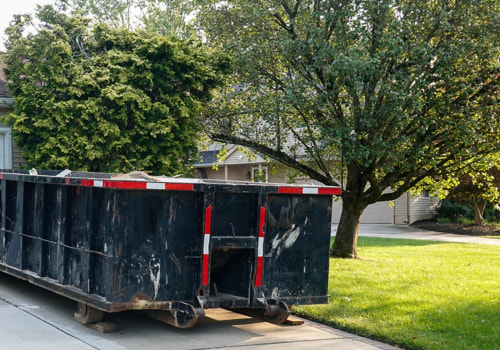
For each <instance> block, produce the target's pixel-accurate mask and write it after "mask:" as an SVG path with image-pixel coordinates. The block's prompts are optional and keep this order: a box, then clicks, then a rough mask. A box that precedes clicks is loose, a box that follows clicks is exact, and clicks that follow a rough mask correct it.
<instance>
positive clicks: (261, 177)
mask: <svg viewBox="0 0 500 350" xmlns="http://www.w3.org/2000/svg"><path fill="white" fill-rule="evenodd" d="M252 181H253V182H267V167H258V168H252Z"/></svg>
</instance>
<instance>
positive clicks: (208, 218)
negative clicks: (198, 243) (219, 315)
mask: <svg viewBox="0 0 500 350" xmlns="http://www.w3.org/2000/svg"><path fill="white" fill-rule="evenodd" d="M211 229H212V205H211V204H210V205H209V206H208V207H206V208H205V228H204V237H203V267H202V272H201V285H203V286H207V285H208V266H209V263H210V231H211Z"/></svg>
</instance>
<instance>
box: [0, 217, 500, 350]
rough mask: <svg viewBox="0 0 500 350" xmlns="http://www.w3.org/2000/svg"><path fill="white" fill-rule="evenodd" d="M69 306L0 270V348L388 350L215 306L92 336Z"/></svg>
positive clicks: (367, 231) (388, 229)
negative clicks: (186, 318)
mask: <svg viewBox="0 0 500 350" xmlns="http://www.w3.org/2000/svg"><path fill="white" fill-rule="evenodd" d="M360 236H375V237H392V238H410V239H428V240H436V241H449V242H467V243H483V244H500V240H496V239H486V238H479V237H468V236H459V235H450V234H443V233H436V232H431V231H422V230H418V229H415V228H412V227H408V226H395V225H361V227H360ZM75 310H76V303H75V302H73V301H71V300H69V299H66V298H64V297H61V296H59V295H57V294H54V293H51V292H48V291H45V290H43V289H40V288H38V287H36V286H33V285H31V284H30V283H28V282H26V281H21V280H18V279H16V278H13V277H11V276H8V275H5V274H2V273H0V349H2V350H32V349H33V350H46V349H47V350H48V349H50V350H58V349H61V350H67V349H71V350H80V349H81V350H91V349H93V350H95V349H100V350H124V349H126V350H129V349H140V350H145V349H147V350H156V349H163V350H169V349H175V350H205V349H222V348H223V349H229V350H238V349H240V350H268V349H273V350H281V349H286V350H288V349H294V350H295V349H298V350H302V349H318V350H322V349H325V350H326V349H328V350H334V349H342V350H396V349H398V348H396V347H393V346H390V345H387V344H384V343H380V342H376V341H373V340H370V339H367V338H363V337H360V336H357V335H353V334H350V333H346V332H343V331H340V330H337V329H334V328H331V327H327V326H324V325H321V324H317V323H314V322H310V321H307V320H304V324H303V325H300V326H292V325H274V324H271V323H267V322H263V321H259V320H256V319H253V318H249V317H247V316H243V315H240V314H236V313H232V312H229V311H226V310H222V309H210V310H207V314H206V317H204V318H203V319H202V320H201V321H199V322H198V323H197V324H196V325H195V326H194V327H193V328H190V329H185V330H182V329H177V328H174V327H172V326H168V325H166V324H163V323H161V322H159V321H155V320H153V319H149V318H147V317H145V316H143V315H141V314H138V313H135V312H123V313H118V314H109V315H107V318H106V321H108V322H112V323H114V324H115V325H116V326H117V331H115V332H113V333H99V332H98V331H96V330H94V329H92V328H90V327H88V326H85V325H82V324H80V323H78V322H77V321H75V320H74V319H73V312H74V311H75Z"/></svg>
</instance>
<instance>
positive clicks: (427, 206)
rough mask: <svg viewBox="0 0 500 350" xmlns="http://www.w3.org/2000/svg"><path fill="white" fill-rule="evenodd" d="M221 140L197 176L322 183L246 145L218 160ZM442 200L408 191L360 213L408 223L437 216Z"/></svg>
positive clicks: (203, 155) (375, 220) (337, 204)
mask: <svg viewBox="0 0 500 350" xmlns="http://www.w3.org/2000/svg"><path fill="white" fill-rule="evenodd" d="M222 149H224V148H223V145H222V144H220V143H214V144H211V145H210V146H209V148H208V149H207V150H204V151H201V152H200V159H199V160H198V161H197V162H195V164H193V166H194V168H195V169H196V171H197V176H198V177H199V178H204V179H216V180H233V181H265V182H275V183H283V182H292V180H293V182H294V183H299V184H316V185H317V184H319V183H318V182H317V181H315V180H311V179H308V178H306V177H296V176H294V172H293V171H291V170H287V169H286V168H284V167H283V166H279V165H277V164H275V163H272V162H269V161H268V160H267V159H265V158H264V157H262V156H260V155H258V154H253V153H252V152H248V151H247V150H246V149H245V148H243V147H238V146H236V145H226V147H225V149H226V150H227V153H226V154H225V157H223V159H218V155H219V154H220V152H221V150H222ZM438 206H439V200H438V199H436V198H434V197H431V196H430V195H429V194H428V193H422V194H420V195H418V196H411V195H410V194H409V193H405V194H404V195H402V196H401V197H400V198H398V199H397V200H395V201H394V202H392V203H391V202H378V203H374V204H372V205H370V206H368V207H367V208H366V209H365V211H364V212H363V215H362V216H361V222H362V223H370V224H398V225H409V224H412V223H414V222H415V221H419V220H425V219H431V218H434V217H435V216H436V214H437V209H438ZM341 209H342V201H341V200H339V201H334V203H333V208H332V213H333V216H332V221H333V223H338V222H339V219H340V212H341Z"/></svg>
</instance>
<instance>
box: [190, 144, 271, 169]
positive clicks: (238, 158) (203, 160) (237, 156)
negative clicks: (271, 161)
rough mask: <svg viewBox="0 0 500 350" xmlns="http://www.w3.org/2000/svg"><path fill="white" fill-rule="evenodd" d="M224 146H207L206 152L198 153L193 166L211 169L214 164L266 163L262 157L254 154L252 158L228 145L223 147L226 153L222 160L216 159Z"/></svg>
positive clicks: (236, 147) (237, 148) (235, 146)
mask: <svg viewBox="0 0 500 350" xmlns="http://www.w3.org/2000/svg"><path fill="white" fill-rule="evenodd" d="M223 147H224V145H223V144H222V143H219V142H214V143H212V144H210V145H209V147H208V150H206V151H200V152H199V158H198V159H196V161H195V162H194V164H193V166H194V167H195V168H207V167H212V166H214V165H215V164H216V163H218V164H219V165H237V164H259V163H260V164H262V163H266V162H267V160H265V159H264V158H263V156H262V155H260V154H257V153H254V154H253V155H254V157H252V156H250V158H249V156H248V155H247V154H246V153H245V151H242V149H241V148H239V147H238V146H237V145H233V144H228V145H226V146H225V148H226V149H227V153H226V154H225V158H224V159H222V160H219V161H218V159H217V155H218V154H219V153H220V152H221V150H222V149H223Z"/></svg>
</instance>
